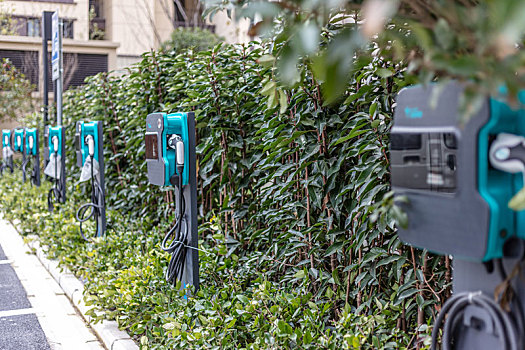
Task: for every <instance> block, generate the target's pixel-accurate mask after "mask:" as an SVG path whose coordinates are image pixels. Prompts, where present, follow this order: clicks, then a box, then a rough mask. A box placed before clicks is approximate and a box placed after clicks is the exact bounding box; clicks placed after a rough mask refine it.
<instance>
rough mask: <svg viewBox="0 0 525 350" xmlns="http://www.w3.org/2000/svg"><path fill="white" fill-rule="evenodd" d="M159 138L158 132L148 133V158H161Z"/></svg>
mask: <svg viewBox="0 0 525 350" xmlns="http://www.w3.org/2000/svg"><path fill="white" fill-rule="evenodd" d="M158 145H159V139H158V136H157V134H146V159H158V158H159V146H158Z"/></svg>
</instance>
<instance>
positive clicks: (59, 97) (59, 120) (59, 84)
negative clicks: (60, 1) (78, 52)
mask: <svg viewBox="0 0 525 350" xmlns="http://www.w3.org/2000/svg"><path fill="white" fill-rule="evenodd" d="M63 26H64V23H63V21H62V20H59V22H58V62H59V63H58V65H59V67H60V68H59V71H60V73H59V78H58V79H57V81H56V83H57V85H56V86H57V89H56V96H57V98H56V101H57V125H62V90H63V85H62V84H63V82H64V67H63V61H62V30H63ZM63 158H65V157H63Z"/></svg>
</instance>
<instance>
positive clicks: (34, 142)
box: [24, 128, 40, 186]
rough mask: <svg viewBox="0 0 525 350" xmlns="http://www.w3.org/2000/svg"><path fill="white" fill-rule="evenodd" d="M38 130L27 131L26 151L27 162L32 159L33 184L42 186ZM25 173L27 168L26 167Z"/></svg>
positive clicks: (31, 176) (28, 129) (31, 177)
mask: <svg viewBox="0 0 525 350" xmlns="http://www.w3.org/2000/svg"><path fill="white" fill-rule="evenodd" d="M38 136H39V135H38V129H37V128H27V129H25V150H26V152H25V153H26V157H27V158H26V161H27V163H29V160H30V159H32V164H33V169H32V170H31V175H30V179H31V183H32V184H33V185H35V186H40V149H39V137H38ZM24 171H25V167H24Z"/></svg>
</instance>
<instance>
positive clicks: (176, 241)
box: [161, 134, 189, 285]
mask: <svg viewBox="0 0 525 350" xmlns="http://www.w3.org/2000/svg"><path fill="white" fill-rule="evenodd" d="M168 146H169V147H171V148H172V149H175V150H176V170H177V173H176V174H174V175H173V176H171V178H170V183H171V184H172V185H173V186H174V187H177V189H178V190H179V197H178V205H177V206H176V207H177V214H176V216H175V224H174V225H173V226H172V227H171V228H170V229H169V230H168V232H167V233H166V236H164V239H163V240H162V244H161V248H162V250H164V251H165V252H167V253H170V254H171V258H170V262H169V264H168V268H167V269H166V280H167V281H168V282H170V283H171V284H173V285H176V284H177V281H182V277H183V275H184V268H185V266H186V254H187V252H188V246H189V242H188V221H187V218H186V199H185V198H184V188H183V185H182V183H183V181H182V180H183V179H182V177H183V170H184V142H183V141H182V138H181V137H180V136H179V135H176V134H175V135H172V136H171V137H170V138H169V140H168ZM183 226H184V229H183ZM168 242H169V244H168Z"/></svg>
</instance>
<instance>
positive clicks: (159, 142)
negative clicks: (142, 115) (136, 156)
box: [145, 112, 199, 288]
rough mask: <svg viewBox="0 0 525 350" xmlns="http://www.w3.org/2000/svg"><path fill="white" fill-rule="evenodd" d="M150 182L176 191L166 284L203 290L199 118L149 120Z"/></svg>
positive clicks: (165, 241)
mask: <svg viewBox="0 0 525 350" xmlns="http://www.w3.org/2000/svg"><path fill="white" fill-rule="evenodd" d="M145 143H146V164H147V168H148V180H149V182H150V183H152V184H154V185H158V186H163V187H164V186H168V187H172V188H173V189H174V190H175V197H176V198H175V203H176V204H175V206H176V214H175V219H176V222H175V224H174V225H173V226H172V227H171V228H170V229H169V230H168V232H167V233H166V235H165V237H164V239H163V241H162V245H161V247H162V249H163V250H164V251H165V252H168V253H169V254H171V259H170V263H169V265H168V267H167V269H166V280H167V281H168V282H170V283H172V284H173V285H177V283H178V282H180V283H181V286H182V287H185V286H187V285H192V286H194V287H195V288H198V286H199V254H198V234H197V232H198V230H197V171H196V153H195V115H194V114H193V113H191V112H189V113H185V112H182V113H172V114H166V113H152V114H149V115H148V116H147V117H146V134H145Z"/></svg>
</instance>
